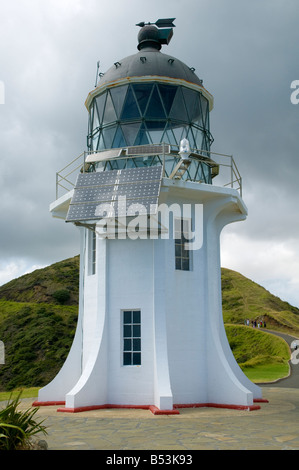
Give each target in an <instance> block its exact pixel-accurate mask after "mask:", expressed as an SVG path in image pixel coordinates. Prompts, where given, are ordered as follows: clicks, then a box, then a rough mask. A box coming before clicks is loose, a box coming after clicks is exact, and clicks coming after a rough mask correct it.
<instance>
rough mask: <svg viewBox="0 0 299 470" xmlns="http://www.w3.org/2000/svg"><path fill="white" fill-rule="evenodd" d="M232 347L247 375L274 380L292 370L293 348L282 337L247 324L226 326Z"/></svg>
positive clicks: (261, 380)
mask: <svg viewBox="0 0 299 470" xmlns="http://www.w3.org/2000/svg"><path fill="white" fill-rule="evenodd" d="M225 330H226V334H227V338H228V340H229V343H230V347H231V350H232V352H233V354H234V356H235V359H236V361H237V362H238V364H239V366H240V367H241V369H242V370H243V372H244V373H245V375H247V377H248V378H249V379H250V380H251V381H253V382H255V383H259V382H273V381H275V380H278V379H280V378H283V377H286V376H287V375H288V373H289V363H288V362H289V360H290V349H289V346H288V344H287V343H286V342H285V341H284V340H283V339H282V338H280V337H278V336H274V335H273V334H271V333H267V332H265V331H262V330H259V329H257V328H251V327H247V326H243V325H225Z"/></svg>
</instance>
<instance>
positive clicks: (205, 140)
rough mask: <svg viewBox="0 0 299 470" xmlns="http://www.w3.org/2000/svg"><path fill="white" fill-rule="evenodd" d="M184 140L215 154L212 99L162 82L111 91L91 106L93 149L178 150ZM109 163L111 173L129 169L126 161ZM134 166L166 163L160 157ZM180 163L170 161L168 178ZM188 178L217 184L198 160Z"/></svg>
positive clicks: (141, 160) (168, 162) (91, 144)
mask: <svg viewBox="0 0 299 470" xmlns="http://www.w3.org/2000/svg"><path fill="white" fill-rule="evenodd" d="M183 138H187V139H188V141H189V143H190V147H191V149H200V150H203V151H204V150H210V145H211V143H212V140H213V138H212V136H211V134H210V131H209V104H208V100H207V99H206V98H205V97H204V96H203V95H202V94H201V93H199V92H197V91H195V90H192V89H190V88H187V87H185V86H181V85H168V84H164V83H157V82H153V83H134V84H132V83H131V84H127V85H123V86H118V87H112V88H110V89H109V88H108V89H106V90H105V91H104V92H103V93H101V94H100V95H98V96H97V97H95V98H94V99H93V101H92V103H91V106H90V111H89V130H88V149H89V150H93V151H101V150H105V149H111V148H121V147H128V146H133V145H134V146H135V145H146V144H158V143H162V142H164V143H168V144H170V145H171V146H173V149H174V151H176V152H177V148H178V146H179V145H180V141H181V140H182V139H183ZM207 156H208V155H207ZM142 162H143V163H142ZM109 163H110V164H108V165H107V164H106V167H107V168H105V169H119V168H124V165H125V163H126V161H125V160H117V161H116V160H114V161H113V162H112V161H111V162H109ZM127 163H128V162H127ZM134 164H136V166H142V165H143V164H144V165H146V166H149V165H157V164H161V159H160V157H159V156H157V157H150V158H145V159H140V158H139V159H137V158H136V159H134V160H133V161H132V162H130V165H131V166H133V165H134ZM101 165H102V166H103V163H102V164H101ZM174 165H175V161H174V159H173V157H168V159H167V161H166V168H165V169H166V176H168V173H169V174H170V172H171V171H172V169H173V166H174ZM184 176H185V178H184V179H190V180H202V181H205V182H207V183H210V182H211V176H210V171H209V167H208V166H207V165H206V164H202V162H198V161H193V162H192V164H191V165H190V167H189V169H188V171H187V172H186V174H185V175H184Z"/></svg>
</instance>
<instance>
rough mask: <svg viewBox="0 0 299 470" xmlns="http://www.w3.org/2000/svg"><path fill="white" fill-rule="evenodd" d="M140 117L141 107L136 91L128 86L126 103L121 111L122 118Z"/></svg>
mask: <svg viewBox="0 0 299 470" xmlns="http://www.w3.org/2000/svg"><path fill="white" fill-rule="evenodd" d="M136 118H140V113H139V109H138V106H137V103H136V100H135V96H134V93H133V91H132V89H131V87H129V88H128V91H127V95H126V99H125V104H124V107H123V110H122V113H121V119H124V120H127V119H136Z"/></svg>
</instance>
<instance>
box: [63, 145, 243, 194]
mask: <svg viewBox="0 0 299 470" xmlns="http://www.w3.org/2000/svg"><path fill="white" fill-rule="evenodd" d="M159 145H160V146H161V145H167V146H169V144H159ZM141 147H143V148H144V146H141ZM174 148H177V150H174ZM171 149H172V150H171V153H170V154H169V155H173V156H174V157H175V158H178V157H179V155H178V151H179V147H178V146H175V145H171ZM115 150H116V149H115ZM119 150H120V151H121V150H122V149H119ZM191 151H192V156H191V158H196V160H201V159H202V161H203V162H206V163H207V164H211V166H214V167H215V166H218V167H219V172H218V174H217V175H216V176H215V177H214V178H213V185H214V186H221V187H227V186H230V187H231V188H233V189H236V190H237V191H238V192H239V193H240V196H241V197H242V177H241V175H240V172H239V170H238V168H237V165H236V162H235V160H234V158H233V156H232V155H226V154H222V153H216V152H212V151H209V150H198V149H191ZM99 153H101V152H99V151H84V152H82V153H81V154H80V155H79V156H78V157H76V158H74V159H73V160H72V161H71V162H70V163H68V164H67V165H66V166H65V167H64V168H62V169H61V170H60V171H58V172H57V173H56V199H58V198H59V197H60V196H62V191H63V194H65V193H66V192H68V191H71V190H72V189H73V188H74V186H75V183H76V179H77V175H78V172H82V173H85V172H87V171H89V170H90V166H91V165H92V164H91V163H87V162H86V159H87V156H89V155H92V154H99ZM138 156H139V155H136V154H135V155H127V154H122V155H120V156H118V157H115V158H113V159H131V158H138ZM141 156H142V154H141ZM89 160H92V159H90V157H89ZM161 162H162V163H163V166H164V165H165V155H163V156H162V159H161ZM163 174H164V172H163Z"/></svg>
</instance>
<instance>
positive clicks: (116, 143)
mask: <svg viewBox="0 0 299 470" xmlns="http://www.w3.org/2000/svg"><path fill="white" fill-rule="evenodd" d="M125 146H126V141H125V138H124V135H123V133H122V130H121V127H120V126H118V128H117V131H116V133H115V137H114V140H113V144H112V147H114V148H118V147H125Z"/></svg>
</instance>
